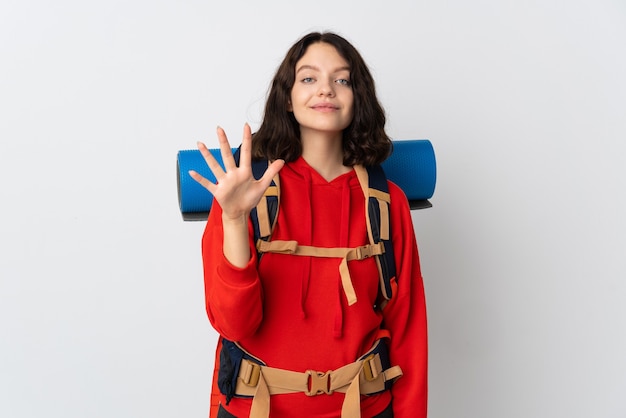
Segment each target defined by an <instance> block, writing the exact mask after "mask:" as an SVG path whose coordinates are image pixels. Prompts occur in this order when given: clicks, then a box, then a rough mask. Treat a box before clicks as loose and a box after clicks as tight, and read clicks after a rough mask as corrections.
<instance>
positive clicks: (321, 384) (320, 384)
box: [304, 370, 333, 396]
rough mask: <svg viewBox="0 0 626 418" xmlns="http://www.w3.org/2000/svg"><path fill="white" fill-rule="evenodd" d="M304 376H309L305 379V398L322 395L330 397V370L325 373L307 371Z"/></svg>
mask: <svg viewBox="0 0 626 418" xmlns="http://www.w3.org/2000/svg"><path fill="white" fill-rule="evenodd" d="M306 374H307V375H308V376H309V377H308V379H307V380H308V382H307V389H306V390H305V391H304V393H305V394H306V395H307V396H316V395H321V394H322V393H325V394H327V395H330V394H331V393H333V391H332V390H330V374H331V371H330V370H329V371H327V372H326V373H322V372H316V371H315V370H307V371H306Z"/></svg>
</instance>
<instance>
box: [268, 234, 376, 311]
mask: <svg viewBox="0 0 626 418" xmlns="http://www.w3.org/2000/svg"><path fill="white" fill-rule="evenodd" d="M256 247H257V250H258V251H259V253H276V254H290V255H304V256H310V257H330V258H341V263H339V274H340V275H341V285H342V287H343V291H344V293H345V294H346V298H347V299H348V305H353V304H354V303H356V300H357V299H356V292H355V291H354V286H353V285H352V278H351V277H350V269H348V261H352V260H363V259H366V258H369V257H372V256H377V255H382V254H384V252H385V246H384V244H383V242H382V241H381V242H379V243H377V244H367V245H363V246H360V247H355V248H341V247H335V248H324V247H312V246H308V245H299V244H298V243H297V242H296V241H280V240H276V241H263V240H258V241H257V246H256Z"/></svg>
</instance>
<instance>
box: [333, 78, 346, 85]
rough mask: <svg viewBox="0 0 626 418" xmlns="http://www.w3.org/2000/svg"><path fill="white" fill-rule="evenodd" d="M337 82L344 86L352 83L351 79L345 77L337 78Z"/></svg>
mask: <svg viewBox="0 0 626 418" xmlns="http://www.w3.org/2000/svg"><path fill="white" fill-rule="evenodd" d="M335 83H337V84H340V85H342V86H349V85H350V80H348V79H345V78H340V79H338V80H335Z"/></svg>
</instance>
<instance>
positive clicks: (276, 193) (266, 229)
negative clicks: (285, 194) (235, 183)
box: [233, 147, 280, 242]
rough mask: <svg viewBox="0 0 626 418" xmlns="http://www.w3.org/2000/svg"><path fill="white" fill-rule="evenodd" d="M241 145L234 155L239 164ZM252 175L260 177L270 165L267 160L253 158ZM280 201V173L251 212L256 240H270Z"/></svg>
mask: <svg viewBox="0 0 626 418" xmlns="http://www.w3.org/2000/svg"><path fill="white" fill-rule="evenodd" d="M240 151H241V147H239V148H238V149H237V151H236V152H235V154H234V155H233V157H234V158H235V163H236V164H237V165H239V159H240ZM251 165H252V175H253V176H254V178H255V179H257V180H258V179H260V178H261V177H263V174H264V173H265V171H266V170H267V168H268V167H269V161H267V160H252V164H251ZM279 202H280V181H279V178H278V175H277V176H276V177H274V179H273V180H272V183H271V184H270V186H269V187H268V188H267V190H265V193H264V195H263V197H262V198H261V200H260V201H259V204H258V205H257V206H256V207H255V208H254V209H252V212H250V218H251V220H252V224H253V226H254V242H257V241H258V240H263V241H268V240H269V238H270V236H271V235H272V231H273V230H274V225H275V224H276V219H277V218H278V206H279Z"/></svg>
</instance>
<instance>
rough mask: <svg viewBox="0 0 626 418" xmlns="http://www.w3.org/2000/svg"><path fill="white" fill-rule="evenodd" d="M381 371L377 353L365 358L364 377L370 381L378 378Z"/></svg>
mask: <svg viewBox="0 0 626 418" xmlns="http://www.w3.org/2000/svg"><path fill="white" fill-rule="evenodd" d="M379 375H380V372H379V370H378V368H377V367H376V354H373V353H372V354H370V355H369V356H367V357H365V358H364V359H363V377H365V380H367V381H368V382H371V381H373V380H376V379H377V378H378V376H379Z"/></svg>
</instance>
